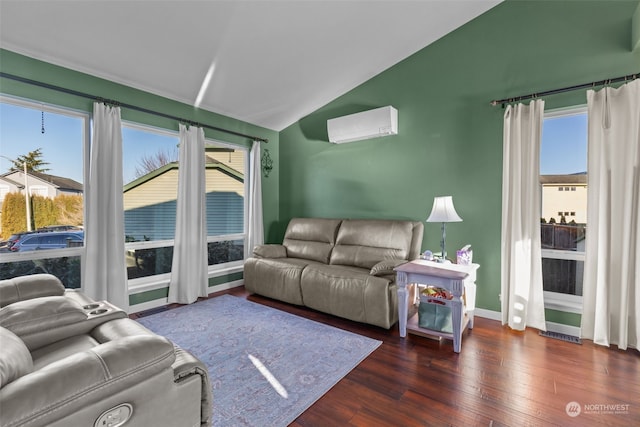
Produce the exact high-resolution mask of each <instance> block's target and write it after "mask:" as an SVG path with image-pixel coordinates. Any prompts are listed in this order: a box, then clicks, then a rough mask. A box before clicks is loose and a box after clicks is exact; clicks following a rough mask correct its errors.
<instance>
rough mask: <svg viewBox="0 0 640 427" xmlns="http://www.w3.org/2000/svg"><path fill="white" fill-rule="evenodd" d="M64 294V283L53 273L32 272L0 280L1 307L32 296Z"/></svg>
mask: <svg viewBox="0 0 640 427" xmlns="http://www.w3.org/2000/svg"><path fill="white" fill-rule="evenodd" d="M63 294H64V285H63V284H62V282H60V280H59V279H58V278H57V277H56V276H53V275H51V274H32V275H28V276H20V277H15V278H13V279H7V280H0V307H4V306H7V305H9V304H13V303H15V302H18V301H24V300H29V299H32V298H40V297H51V296H61V295H63Z"/></svg>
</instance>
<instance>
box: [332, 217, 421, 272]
mask: <svg viewBox="0 0 640 427" xmlns="http://www.w3.org/2000/svg"><path fill="white" fill-rule="evenodd" d="M413 239H414V223H413V222H411V221H394V220H365V219H353V220H344V221H342V224H341V225H340V229H339V230H338V237H337V238H336V245H335V247H334V248H333V251H332V252H331V260H330V264H339V265H353V266H356V267H362V268H371V267H373V266H374V265H376V264H377V263H378V262H380V261H382V260H384V259H410V255H411V252H412V250H411V249H412V242H413ZM420 239H422V233H420Z"/></svg>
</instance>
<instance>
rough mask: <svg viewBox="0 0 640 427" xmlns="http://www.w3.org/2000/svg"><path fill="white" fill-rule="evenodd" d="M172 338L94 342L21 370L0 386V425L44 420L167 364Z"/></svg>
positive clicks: (171, 360)
mask: <svg viewBox="0 0 640 427" xmlns="http://www.w3.org/2000/svg"><path fill="white" fill-rule="evenodd" d="M175 357H176V356H175V352H174V347H173V344H172V343H171V342H170V341H169V340H167V339H166V338H163V337H160V336H157V335H156V336H152V335H146V336H145V335H142V336H132V337H127V338H122V339H119V340H115V341H110V342H107V343H104V344H100V345H98V346H96V347H94V348H93V349H91V350H87V351H84V352H81V353H77V354H75V355H72V356H69V357H66V358H64V359H61V360H59V361H57V362H54V363H51V364H50V365H47V366H45V367H44V368H42V369H39V370H37V371H34V372H32V373H30V374H27V375H24V376H22V377H20V378H18V379H16V380H15V381H13V382H12V383H10V384H7V385H6V386H5V387H2V389H0V401H2V411H1V412H0V425H2V426H4V427H12V426H16V425H21V424H23V423H28V422H30V421H34V420H37V421H38V422H37V424H38V425H47V424H50V423H52V422H53V421H55V420H57V419H60V418H63V417H65V416H67V415H69V414H73V413H74V412H76V411H78V410H80V409H82V408H83V407H85V406H86V405H89V404H92V403H94V402H97V401H100V400H102V399H104V398H106V397H109V396H112V395H114V394H115V393H118V392H119V391H121V390H127V389H128V388H129V387H132V386H133V385H135V384H137V383H139V382H141V381H143V380H145V379H147V378H149V377H151V376H154V375H156V374H158V373H160V372H162V371H163V370H169V368H170V367H171V365H172V364H173V363H174V361H175Z"/></svg>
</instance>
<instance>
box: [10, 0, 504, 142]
mask: <svg viewBox="0 0 640 427" xmlns="http://www.w3.org/2000/svg"><path fill="white" fill-rule="evenodd" d="M500 1H501V0H455V1H452V0H443V1H435V0H377V1H376V0H373V1H372V0H297V1H291V0H289V1H286V0H235V1H230V0H227V1H222V0H200V1H190V0H183V1H179V0H171V1H168V0H135V1H113V0H112V1H107V0H46V1H24V0H0V47H2V48H4V49H7V50H11V51H14V52H17V53H20V54H24V55H27V56H30V57H33V58H36V59H40V60H44V61H47V62H50V63H53V64H57V65H61V66H64V67H67V68H70V69H73V70H77V71H81V72H86V73H89V74H92V75H95V76H98V77H102V78H105V79H108V80H111V81H114V82H118V83H122V84H125V85H128V86H131V87H134V88H137V89H141V90H145V91H148V92H151V93H154V94H157V95H161V96H164V97H167V98H170V99H173V100H177V101H181V102H184V103H187V104H190V105H196V106H199V107H200V108H203V109H206V110H209V111H213V112H216V113H219V114H223V115H226V116H229V117H233V118H236V119H240V120H243V121H246V122H249V123H252V124H255V125H259V126H263V127H266V128H269V129H273V130H277V131H279V130H282V129H284V128H285V127H287V126H289V125H290V124H292V123H295V122H296V121H298V120H299V119H300V118H302V117H304V116H306V115H307V114H309V113H311V112H313V111H315V110H316V109H318V108H319V107H322V106H323V105H325V104H327V103H328V102H329V101H331V100H333V99H335V98H337V97H338V96H340V95H342V94H344V93H345V92H347V91H349V90H350V89H353V88H354V87H356V86H358V85H359V84H361V83H363V82H365V81H366V80H368V79H370V78H371V77H373V76H375V75H376V74H379V73H380V72H382V71H384V70H385V69H387V68H389V67H391V66H392V65H394V64H396V63H398V62H399V61H401V60H403V59H404V58H406V57H408V56H410V55H411V54H413V53H415V52H417V51H418V50H420V49H422V48H424V47H425V46H427V45H429V44H430V43H432V42H434V41H436V40H437V39H439V38H441V37H442V36H444V35H445V34H447V33H448V32H450V31H453V30H455V29H456V28H458V27H459V26H461V25H463V24H465V23H466V22H468V21H470V20H472V19H473V18H475V17H477V16H478V15H480V14H482V13H483V12H485V11H487V10H488V9H490V8H492V7H493V6H495V5H496V4H498V3H499V2H500ZM457 54H459V53H457Z"/></svg>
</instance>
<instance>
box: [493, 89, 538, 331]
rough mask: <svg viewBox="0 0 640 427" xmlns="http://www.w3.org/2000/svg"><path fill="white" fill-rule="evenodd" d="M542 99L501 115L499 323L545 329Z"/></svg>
mask: <svg viewBox="0 0 640 427" xmlns="http://www.w3.org/2000/svg"><path fill="white" fill-rule="evenodd" d="M543 117H544V101H542V100H535V101H532V102H531V103H530V104H529V105H528V106H527V105H524V104H517V105H514V106H511V105H509V106H508V107H507V109H506V111H505V113H504V135H503V138H504V140H503V159H502V163H503V172H502V271H501V282H502V283H501V289H502V324H503V325H504V324H508V325H509V327H511V328H512V329H515V330H524V329H525V328H526V327H527V326H531V327H534V328H538V329H540V330H546V326H545V318H544V295H543V290H542V253H541V244H540V211H541V205H540V200H541V195H540V192H541V190H540V143H541V136H542V121H543Z"/></svg>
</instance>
